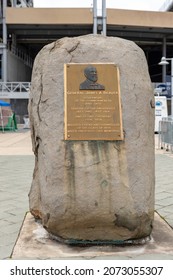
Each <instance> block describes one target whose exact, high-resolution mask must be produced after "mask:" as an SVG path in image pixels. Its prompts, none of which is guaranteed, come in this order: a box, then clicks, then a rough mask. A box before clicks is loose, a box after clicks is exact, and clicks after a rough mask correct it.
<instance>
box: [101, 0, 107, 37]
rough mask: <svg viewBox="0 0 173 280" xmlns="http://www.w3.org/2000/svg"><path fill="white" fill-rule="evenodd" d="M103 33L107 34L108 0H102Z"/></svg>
mask: <svg viewBox="0 0 173 280" xmlns="http://www.w3.org/2000/svg"><path fill="white" fill-rule="evenodd" d="M102 23H103V35H104V36H106V0H102Z"/></svg>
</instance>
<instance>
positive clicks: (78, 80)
mask: <svg viewBox="0 0 173 280" xmlns="http://www.w3.org/2000/svg"><path fill="white" fill-rule="evenodd" d="M64 81H65V94H64V96H65V140H122V139H123V129H122V113H121V98H120V86H119V71H118V67H117V66H116V65H115V64H111V63H109V64H101V63H93V64H80V63H69V64H65V69H64Z"/></svg>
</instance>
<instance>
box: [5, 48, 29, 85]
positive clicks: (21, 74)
mask: <svg viewBox="0 0 173 280" xmlns="http://www.w3.org/2000/svg"><path fill="white" fill-rule="evenodd" d="M31 71H32V69H31V68H30V67H28V66H27V65H25V64H24V61H23V60H22V59H20V58H18V57H17V56H15V55H14V54H13V53H11V52H10V51H8V53H7V79H8V82H27V81H28V82H29V81H30V80H31Z"/></svg>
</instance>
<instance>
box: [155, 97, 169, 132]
mask: <svg viewBox="0 0 173 280" xmlns="http://www.w3.org/2000/svg"><path fill="white" fill-rule="evenodd" d="M167 117H168V108H167V99H166V96H155V132H158V131H159V122H160V121H161V120H162V118H167Z"/></svg>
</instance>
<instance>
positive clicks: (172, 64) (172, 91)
mask: <svg viewBox="0 0 173 280" xmlns="http://www.w3.org/2000/svg"><path fill="white" fill-rule="evenodd" d="M171 116H173V58H171Z"/></svg>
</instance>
